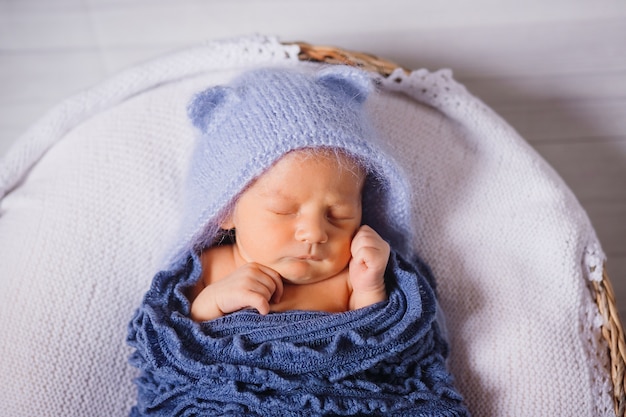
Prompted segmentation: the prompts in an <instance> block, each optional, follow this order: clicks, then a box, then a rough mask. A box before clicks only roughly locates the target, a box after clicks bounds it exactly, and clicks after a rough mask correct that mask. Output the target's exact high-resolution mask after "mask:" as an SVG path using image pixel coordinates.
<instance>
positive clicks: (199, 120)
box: [187, 86, 238, 133]
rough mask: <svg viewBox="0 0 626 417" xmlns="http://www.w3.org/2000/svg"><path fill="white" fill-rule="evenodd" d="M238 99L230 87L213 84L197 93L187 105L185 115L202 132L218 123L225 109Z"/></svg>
mask: <svg viewBox="0 0 626 417" xmlns="http://www.w3.org/2000/svg"><path fill="white" fill-rule="evenodd" d="M237 101H238V99H237V94H236V93H235V91H234V90H233V89H232V88H230V87H223V86H215V87H211V88H208V89H206V90H204V91H202V92H200V93H197V94H196V95H195V96H194V97H193V99H192V100H191V102H190V103H189V105H188V106H187V115H188V116H189V118H190V119H191V121H192V122H193V124H194V126H196V127H197V128H198V129H200V131H201V132H202V133H207V131H209V130H210V128H211V126H215V125H216V124H219V123H220V122H221V120H222V119H223V118H224V116H225V115H226V113H227V110H228V109H229V108H231V106H232V105H233V104H234V103H236V102H237Z"/></svg>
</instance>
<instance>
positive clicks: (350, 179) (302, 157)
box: [247, 149, 367, 193]
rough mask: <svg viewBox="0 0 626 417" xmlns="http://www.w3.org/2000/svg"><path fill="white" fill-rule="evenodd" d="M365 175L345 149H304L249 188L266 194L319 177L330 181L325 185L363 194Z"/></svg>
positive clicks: (285, 159)
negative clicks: (286, 185) (289, 184)
mask: <svg viewBox="0 0 626 417" xmlns="http://www.w3.org/2000/svg"><path fill="white" fill-rule="evenodd" d="M366 172H367V170H366V169H365V167H364V165H363V164H361V163H360V162H359V160H358V159H357V158H356V157H354V156H352V155H350V154H348V153H346V152H345V151H342V150H335V149H301V150H296V151H291V152H289V153H287V154H285V155H284V156H282V157H281V158H279V159H278V160H277V161H276V162H275V163H274V164H272V166H271V167H270V168H269V169H267V170H266V171H265V172H264V173H263V174H261V175H260V176H259V177H257V178H256V179H255V180H254V181H253V182H252V183H251V184H250V187H247V189H249V188H256V189H257V190H260V189H265V191H266V192H268V193H272V192H278V193H279V192H280V189H281V185H282V184H283V183H285V184H286V183H291V184H294V182H295V183H298V184H299V182H298V181H301V182H302V183H303V185H305V184H311V183H310V181H311V180H313V181H314V180H315V179H316V178H327V179H328V178H329V177H330V178H331V180H330V181H329V182H328V181H327V182H326V183H328V184H330V185H333V186H334V185H337V186H338V187H340V188H343V189H344V190H348V189H355V190H357V191H358V192H359V193H360V192H361V190H362V188H363V185H364V183H365V178H366Z"/></svg>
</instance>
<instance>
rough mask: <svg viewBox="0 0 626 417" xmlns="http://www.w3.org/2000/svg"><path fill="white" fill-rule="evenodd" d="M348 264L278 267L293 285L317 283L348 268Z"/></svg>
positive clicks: (288, 282)
mask: <svg viewBox="0 0 626 417" xmlns="http://www.w3.org/2000/svg"><path fill="white" fill-rule="evenodd" d="M347 267H348V265H339V266H334V267H332V268H317V267H315V266H311V265H310V264H306V263H303V264H302V265H299V264H297V265H288V266H287V267H283V268H276V272H278V273H279V274H280V276H281V277H282V278H283V281H284V282H285V283H287V284H293V285H307V284H315V283H317V282H321V281H325V280H327V279H329V278H333V277H335V276H337V275H339V274H340V273H341V272H343V271H344V270H346V269H347Z"/></svg>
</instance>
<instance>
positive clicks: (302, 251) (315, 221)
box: [191, 147, 389, 321]
mask: <svg viewBox="0 0 626 417" xmlns="http://www.w3.org/2000/svg"><path fill="white" fill-rule="evenodd" d="M364 181H365V171H364V169H363V168H362V167H361V166H360V165H359V163H358V161H357V160H356V158H353V157H350V156H349V155H347V154H345V153H344V152H343V151H341V150H333V149H330V148H326V147H322V148H305V149H300V150H296V151H292V152H290V153H288V154H287V155H285V156H283V157H282V158H281V159H280V160H279V161H278V162H277V163H276V164H275V165H273V166H272V167H271V168H269V169H268V170H267V172H265V173H264V174H262V175H261V177H259V178H258V179H256V180H255V181H254V182H253V183H252V184H251V185H250V186H249V187H248V188H247V189H246V191H244V192H243V194H242V195H241V196H240V197H239V198H238V200H237V202H236V203H235V206H234V209H233V211H232V213H229V214H228V215H227V217H226V218H225V219H224V221H223V223H222V225H221V226H222V228H223V229H224V230H228V231H231V232H230V236H232V237H233V240H234V241H233V242H231V243H229V244H225V245H218V246H211V247H209V248H208V249H206V250H205V251H204V252H203V253H202V254H201V256H200V258H201V263H202V275H201V279H200V280H199V281H198V284H197V285H196V286H194V287H193V290H192V292H191V299H192V304H191V317H192V318H193V319H194V320H198V321H203V320H210V319H214V318H217V317H220V316H222V315H224V314H226V313H232V312H233V311H237V310H240V309H242V308H248V307H249V308H254V309H256V310H257V311H258V312H259V313H261V314H267V313H269V312H270V311H287V310H319V311H327V312H343V311H347V310H355V309H358V308H361V307H366V306H368V305H371V304H374V303H377V302H380V301H384V300H386V299H387V293H386V291H385V281H384V273H385V268H386V266H387V261H388V259H389V244H388V243H387V242H385V241H384V240H383V239H382V238H381V237H380V235H378V233H376V232H375V231H374V230H373V229H372V228H371V227H369V226H367V225H362V224H361V218H362V211H361V204H362V203H361V190H362V188H363V183H364Z"/></svg>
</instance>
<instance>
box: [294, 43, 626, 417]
mask: <svg viewBox="0 0 626 417" xmlns="http://www.w3.org/2000/svg"><path fill="white" fill-rule="evenodd" d="M284 44H285V45H297V46H298V47H299V48H300V52H299V54H298V59H299V60H301V61H311V62H320V63H326V64H344V65H351V66H356V67H359V68H362V69H364V70H367V71H372V72H376V73H378V74H380V75H382V76H383V77H389V76H390V75H391V74H392V73H393V72H394V71H396V70H397V69H401V70H403V71H404V72H406V73H410V72H411V71H410V70H409V69H406V68H403V67H401V66H399V65H398V64H396V63H394V62H392V61H389V60H387V59H383V58H380V57H378V56H375V55H372V54H368V53H364V52H356V51H350V50H346V49H343V48H339V47H335V46H327V45H312V44H310V43H307V42H300V41H298V42H284ZM602 272H603V273H602V280H601V281H592V282H591V285H590V286H589V288H590V291H591V292H592V296H593V300H594V301H595V303H596V305H597V307H598V310H599V312H600V314H601V316H602V318H603V319H604V322H603V324H602V327H601V332H602V338H603V339H604V340H605V342H606V343H607V346H608V350H609V360H610V363H609V367H610V369H609V371H610V374H611V380H612V383H613V393H612V395H613V405H614V407H615V414H616V415H617V416H620V417H622V416H626V378H625V373H626V372H625V369H626V342H625V341H624V328H623V326H622V322H621V320H620V318H619V313H618V310H617V307H616V303H615V293H614V291H613V286H612V285H611V280H610V279H609V276H608V274H607V272H606V267H603V271H602Z"/></svg>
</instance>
